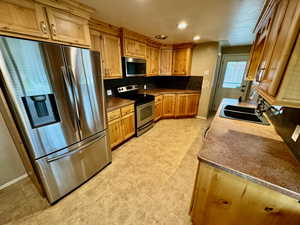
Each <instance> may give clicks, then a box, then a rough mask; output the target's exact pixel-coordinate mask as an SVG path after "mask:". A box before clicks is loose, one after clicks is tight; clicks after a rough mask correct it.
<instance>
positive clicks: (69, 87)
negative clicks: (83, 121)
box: [60, 66, 80, 133]
mask: <svg viewBox="0 0 300 225" xmlns="http://www.w3.org/2000/svg"><path fill="white" fill-rule="evenodd" d="M60 69H61V71H62V74H63V81H64V83H65V84H66V87H67V92H68V94H69V95H70V96H73V90H72V85H71V83H70V80H69V78H68V75H67V69H66V67H65V66H61V68H60ZM73 104H75V106H74V105H73ZM72 106H73V109H75V114H76V115H75V120H76V121H75V123H76V124H75V126H76V125H77V127H78V126H79V121H78V120H79V116H78V108H77V104H76V99H75V102H74V103H72ZM79 133H80V131H79Z"/></svg>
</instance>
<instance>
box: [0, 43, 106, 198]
mask: <svg viewBox="0 0 300 225" xmlns="http://www.w3.org/2000/svg"><path fill="white" fill-rule="evenodd" d="M99 63H100V54H99V53H98V52H93V51H89V50H87V49H81V48H76V47H67V46H63V45H59V44H51V43H42V42H37V41H29V40H23V39H17V38H7V37H0V69H1V88H3V91H4V93H5V96H6V99H7V102H8V104H9V106H10V109H11V112H12V114H13V116H14V119H15V121H16V124H17V127H18V129H19V131H20V133H21V135H22V138H23V141H24V143H25V145H26V149H27V151H28V153H29V155H30V157H31V160H32V163H33V164H34V166H35V169H36V171H37V173H38V175H39V178H40V180H41V182H42V184H43V186H44V189H45V191H46V194H47V197H48V200H49V202H50V203H53V202H55V201H56V200H58V199H59V198H61V197H62V196H64V195H65V194H67V193H68V192H70V191H72V190H73V189H75V188H76V187H78V186H79V185H80V184H82V183H83V182H85V181H86V180H87V179H89V178H90V177H92V176H93V175H94V174H95V173H97V172H98V171H100V170H101V169H102V168H104V167H105V166H106V165H107V164H109V163H110V162H111V151H110V148H109V145H108V137H107V134H106V132H107V131H106V129H107V125H106V118H105V105H104V104H105V101H104V87H103V80H102V79H101V72H100V71H101V70H100V64H99Z"/></svg>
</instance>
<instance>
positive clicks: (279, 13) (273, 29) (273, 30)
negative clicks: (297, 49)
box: [258, 0, 289, 91]
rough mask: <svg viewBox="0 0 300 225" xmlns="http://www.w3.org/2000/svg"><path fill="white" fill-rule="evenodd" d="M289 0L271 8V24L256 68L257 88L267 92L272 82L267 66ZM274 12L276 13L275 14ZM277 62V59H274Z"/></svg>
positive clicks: (283, 0)
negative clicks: (257, 72) (257, 73)
mask: <svg viewBox="0 0 300 225" xmlns="http://www.w3.org/2000/svg"><path fill="white" fill-rule="evenodd" d="M288 2H289V0H282V1H279V2H278V5H277V8H275V7H274V8H273V11H274V12H273V16H272V17H271V24H270V29H269V33H268V37H267V40H266V43H265V47H264V50H263V54H262V57H261V58H260V65H259V68H258V71H259V78H258V80H259V81H260V85H259V87H260V88H261V89H263V90H265V91H267V89H268V87H269V85H270V83H271V82H272V77H269V76H268V66H269V64H270V60H271V57H272V54H273V50H274V47H275V45H276V41H277V38H278V34H279V32H280V30H281V26H282V24H283V19H284V16H285V13H286V9H287V6H288ZM275 11H276V13H275ZM275 60H278V59H275Z"/></svg>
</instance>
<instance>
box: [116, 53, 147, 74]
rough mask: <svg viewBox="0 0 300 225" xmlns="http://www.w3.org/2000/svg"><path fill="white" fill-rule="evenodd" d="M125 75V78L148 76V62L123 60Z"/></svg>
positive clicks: (130, 59)
mask: <svg viewBox="0 0 300 225" xmlns="http://www.w3.org/2000/svg"><path fill="white" fill-rule="evenodd" d="M122 66H123V74H124V76H125V77H137V76H144V75H146V60H145V59H137V58H131V57H123V58H122Z"/></svg>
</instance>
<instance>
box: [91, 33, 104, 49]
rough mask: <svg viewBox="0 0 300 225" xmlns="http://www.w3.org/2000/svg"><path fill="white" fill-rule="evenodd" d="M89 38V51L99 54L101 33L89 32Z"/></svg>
mask: <svg viewBox="0 0 300 225" xmlns="http://www.w3.org/2000/svg"><path fill="white" fill-rule="evenodd" d="M90 36H91V50H94V51H99V52H100V53H101V51H102V50H101V37H100V36H101V33H100V32H99V31H96V30H90Z"/></svg>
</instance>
